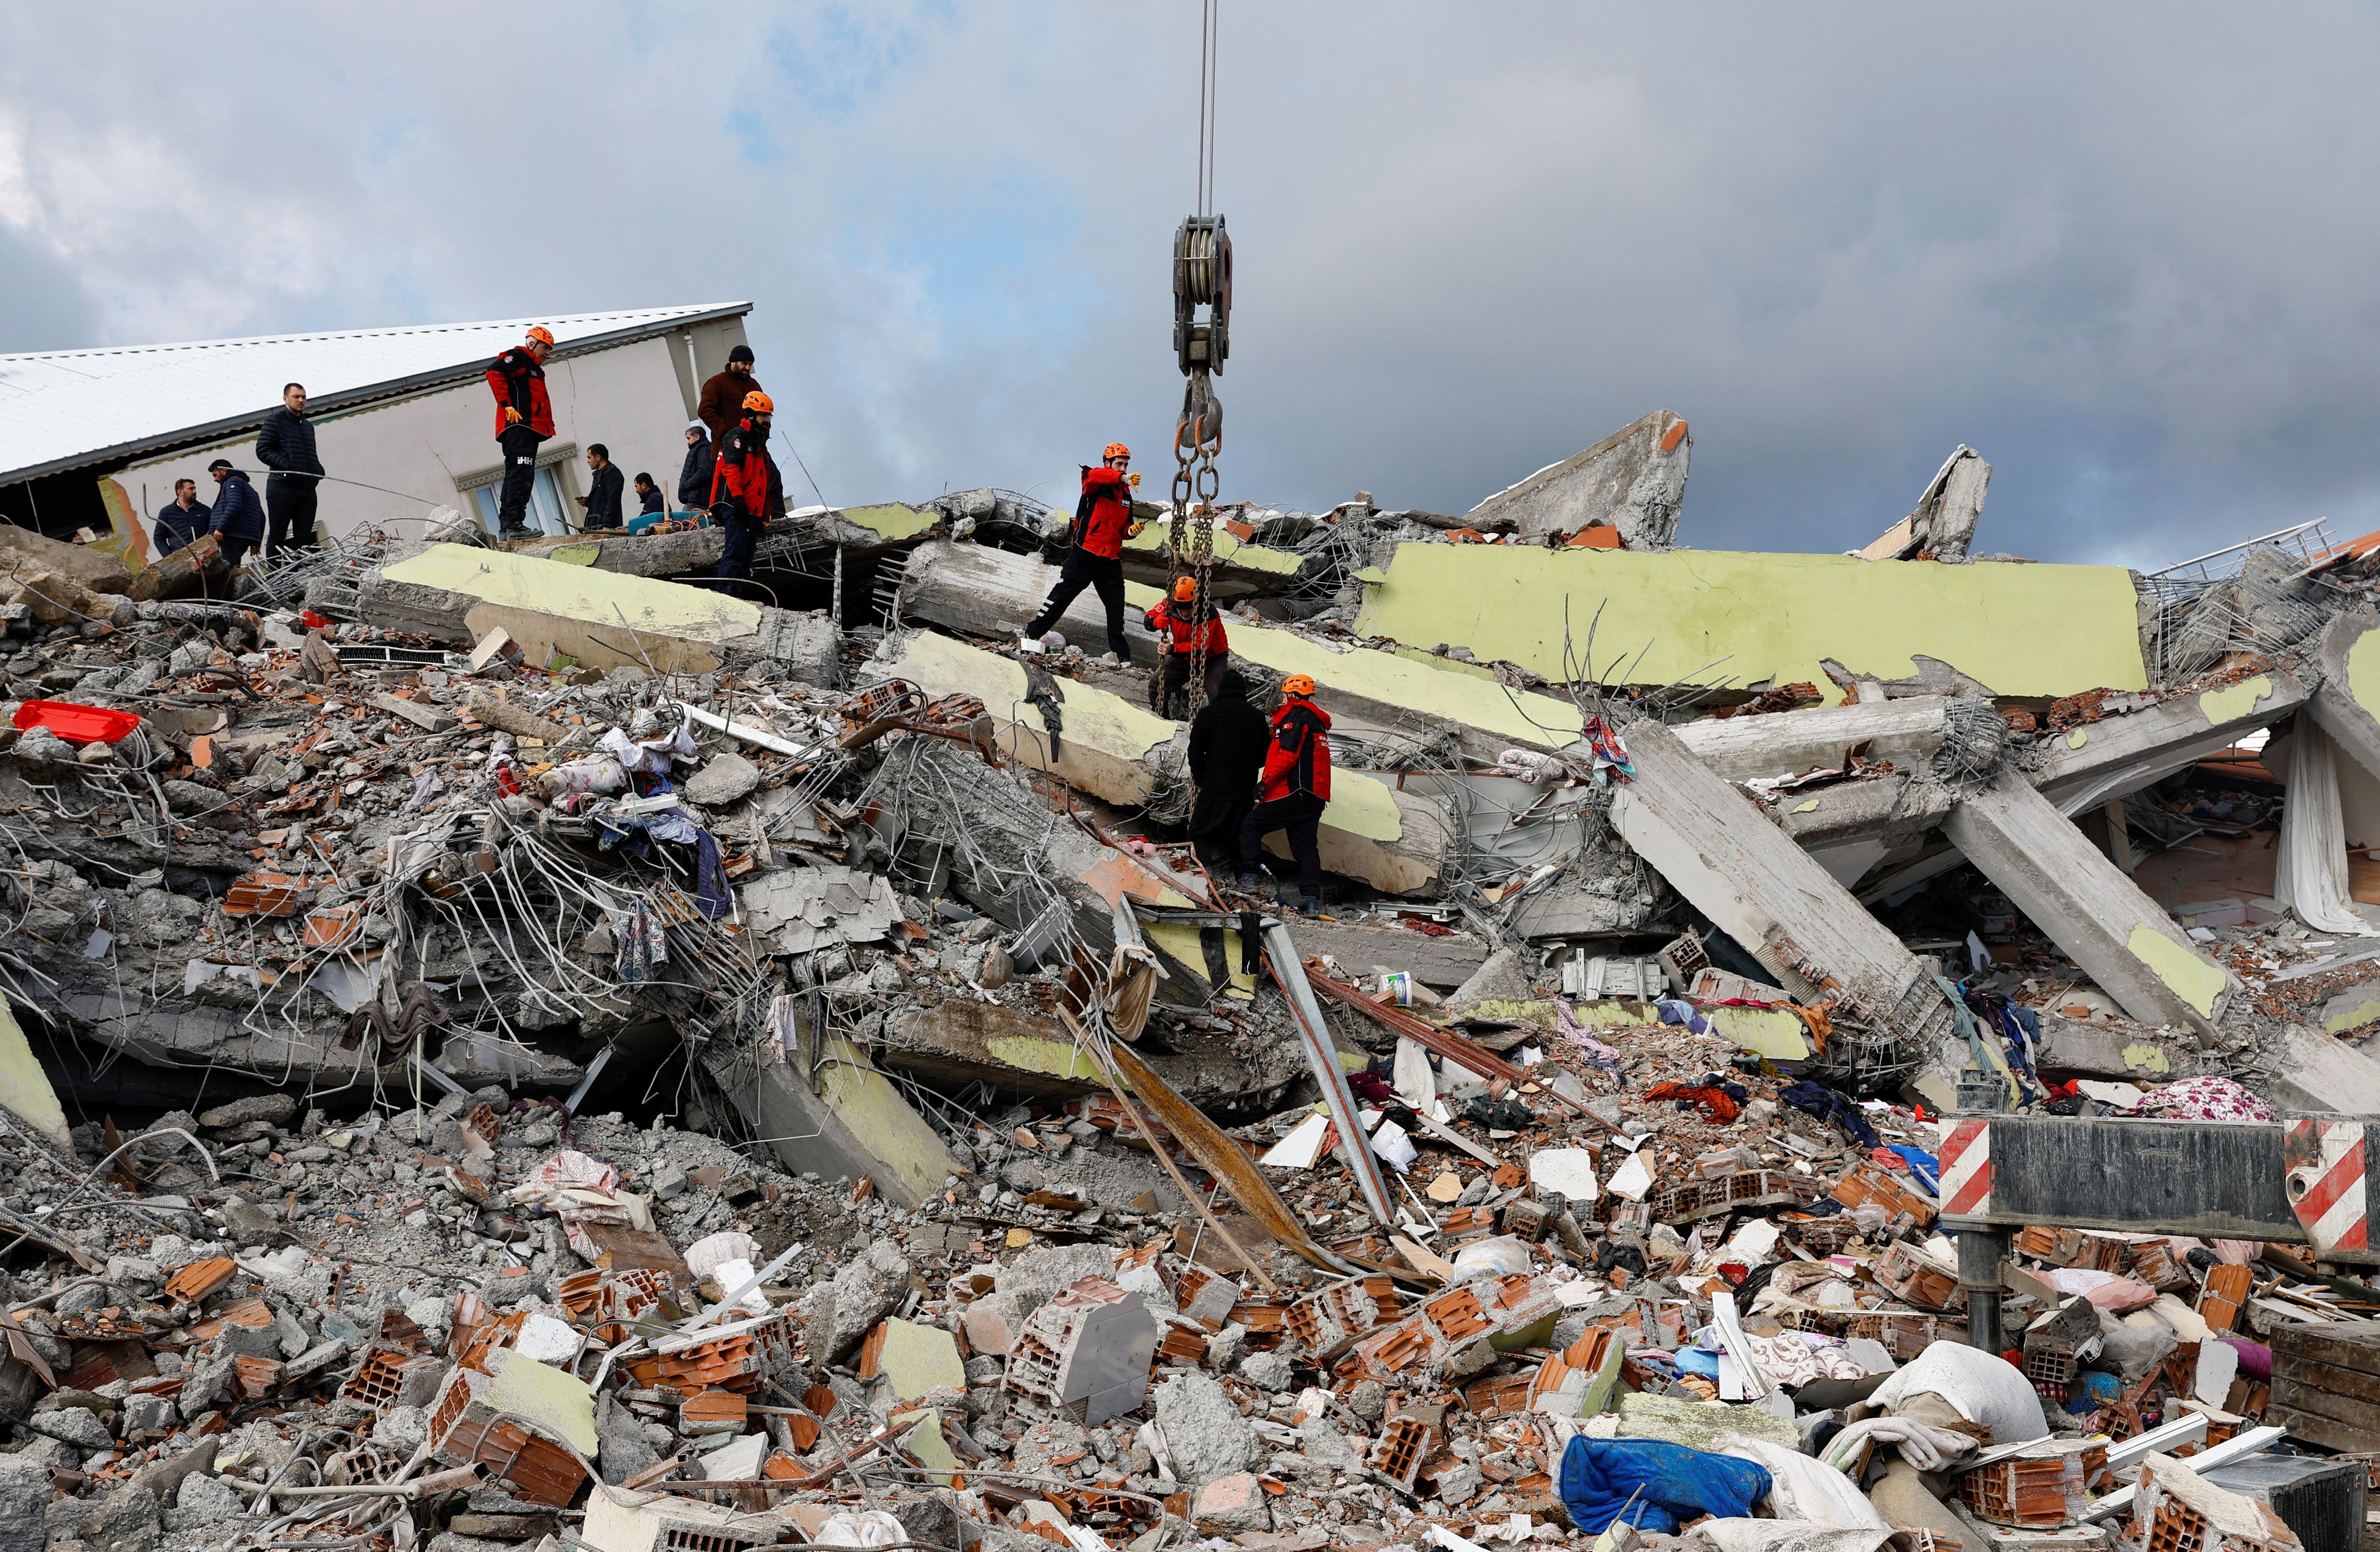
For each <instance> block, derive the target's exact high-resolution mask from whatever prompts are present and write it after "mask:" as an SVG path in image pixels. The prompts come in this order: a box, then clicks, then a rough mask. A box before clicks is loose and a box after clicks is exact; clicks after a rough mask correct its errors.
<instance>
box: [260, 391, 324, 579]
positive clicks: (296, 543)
mask: <svg viewBox="0 0 2380 1552" xmlns="http://www.w3.org/2000/svg"><path fill="white" fill-rule="evenodd" d="M256 461H257V462H258V463H260V464H262V465H263V466H264V467H266V468H269V469H271V470H272V471H273V472H272V473H271V474H270V475H267V476H266V477H265V480H264V505H265V512H266V517H265V529H264V552H265V553H266V554H267V555H278V554H279V553H281V552H282V551H283V550H284V549H289V550H311V549H312V548H314V503H315V502H316V500H317V499H318V498H319V497H320V496H321V494H322V481H321V479H319V476H321V475H322V472H323V469H322V459H321V458H320V457H319V456H317V455H316V454H315V452H314V422H312V421H311V420H309V419H307V418H306V385H305V384H304V383H302V382H285V383H283V384H282V385H281V407H280V408H278V409H276V410H274V411H273V413H272V414H270V415H268V416H266V417H265V418H264V424H263V425H261V426H260V427H258V428H257V430H256Z"/></svg>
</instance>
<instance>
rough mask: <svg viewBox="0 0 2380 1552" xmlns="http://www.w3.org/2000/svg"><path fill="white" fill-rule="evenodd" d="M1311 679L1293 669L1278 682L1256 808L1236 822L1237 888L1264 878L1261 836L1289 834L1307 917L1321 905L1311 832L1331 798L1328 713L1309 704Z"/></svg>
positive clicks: (1318, 856) (1318, 854) (1318, 853)
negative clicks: (1259, 858) (1259, 863)
mask: <svg viewBox="0 0 2380 1552" xmlns="http://www.w3.org/2000/svg"><path fill="white" fill-rule="evenodd" d="M1313 696H1314V681H1313V680H1312V679H1311V678H1309V677H1308V676H1306V675H1305V674H1303V673H1293V674H1291V675H1290V676H1289V677H1288V678H1286V679H1284V680H1282V681H1281V709H1279V710H1278V711H1275V712H1274V713H1273V714H1272V741H1271V743H1270V745H1269V746H1268V747H1267V748H1266V750H1265V762H1264V774H1263V776H1262V777H1261V778H1260V779H1259V780H1260V781H1261V783H1262V784H1261V785H1259V786H1258V787H1257V806H1255V807H1254V808H1252V809H1250V810H1249V811H1248V817H1247V819H1246V821H1245V823H1243V824H1242V825H1241V826H1240V887H1241V888H1242V889H1244V890H1253V889H1255V888H1256V887H1257V885H1258V884H1259V883H1261V882H1263V876H1262V875H1261V874H1259V873H1258V872H1257V856H1258V855H1260V853H1261V852H1262V851H1263V848H1264V840H1265V837H1266V836H1268V835H1269V834H1271V833H1272V832H1273V831H1276V830H1284V831H1288V832H1289V855H1291V856H1293V857H1295V858H1296V859H1297V896H1298V899H1297V908H1298V909H1299V910H1300V911H1303V912H1305V914H1306V915H1313V914H1314V913H1316V912H1317V911H1319V910H1320V909H1322V848H1321V844H1320V843H1319V841H1318V838H1317V834H1316V832H1317V831H1319V830H1320V829H1321V828H1322V810H1323V809H1324V808H1325V807H1327V806H1330V736H1329V735H1330V713H1329V712H1328V711H1325V710H1323V709H1322V708H1320V707H1319V706H1317V705H1315V704H1314V699H1313Z"/></svg>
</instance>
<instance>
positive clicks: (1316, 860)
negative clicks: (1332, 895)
mask: <svg viewBox="0 0 2380 1552" xmlns="http://www.w3.org/2000/svg"><path fill="white" fill-rule="evenodd" d="M1325 806H1326V805H1325V804H1324V803H1323V801H1322V800H1321V799H1320V798H1318V797H1316V796H1315V795H1314V794H1311V793H1298V794H1294V795H1293V796H1289V797H1276V798H1274V799H1273V800H1272V801H1271V802H1269V803H1259V804H1257V806H1255V807H1253V808H1251V809H1249V810H1248V817H1247V818H1245V819H1244V820H1242V821H1241V823H1240V871H1241V872H1243V873H1253V872H1255V871H1256V870H1257V858H1258V857H1260V856H1262V855H1264V839H1265V837H1266V836H1268V835H1270V834H1271V833H1272V832H1273V831H1276V830H1285V831H1289V855H1291V856H1293V857H1295V858H1296V859H1297V889H1298V892H1299V893H1301V894H1320V893H1321V892H1322V847H1321V845H1320V844H1319V843H1318V841H1317V839H1316V834H1317V832H1318V831H1320V830H1321V828H1322V810H1323V808H1324V807H1325Z"/></svg>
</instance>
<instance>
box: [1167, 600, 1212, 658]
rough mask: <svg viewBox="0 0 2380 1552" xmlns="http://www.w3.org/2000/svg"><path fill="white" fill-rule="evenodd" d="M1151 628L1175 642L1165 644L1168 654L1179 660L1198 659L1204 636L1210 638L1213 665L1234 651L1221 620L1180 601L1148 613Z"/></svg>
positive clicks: (1209, 648) (1197, 607)
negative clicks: (1202, 624)
mask: <svg viewBox="0 0 2380 1552" xmlns="http://www.w3.org/2000/svg"><path fill="white" fill-rule="evenodd" d="M1201 614H1205V615H1206V625H1205V628H1204V629H1203V630H1202V629H1201V628H1200V626H1199V621H1198V616H1199V615H1201ZM1148 628H1149V629H1150V630H1153V631H1155V632H1157V633H1158V634H1159V635H1160V636H1166V637H1172V640H1170V641H1169V642H1167V643H1166V650H1167V651H1169V652H1172V654H1173V655H1174V656H1176V657H1182V658H1187V657H1194V656H1196V653H1197V651H1198V637H1201V636H1204V637H1206V638H1207V656H1208V659H1209V660H1210V661H1211V660H1213V659H1216V658H1220V657H1221V656H1222V655H1223V654H1224V653H1226V652H1228V651H1230V650H1231V649H1232V646H1231V643H1230V642H1229V641H1227V640H1225V639H1224V637H1223V622H1222V621H1221V619H1220V618H1219V617H1217V616H1216V615H1214V614H1211V613H1208V612H1207V611H1206V610H1204V609H1202V608H1200V607H1199V606H1198V605H1197V604H1195V603H1184V602H1183V601H1182V600H1180V599H1167V600H1165V601H1164V602H1162V603H1160V604H1159V605H1158V606H1157V607H1156V608H1154V609H1151V610H1150V611H1149V612H1148Z"/></svg>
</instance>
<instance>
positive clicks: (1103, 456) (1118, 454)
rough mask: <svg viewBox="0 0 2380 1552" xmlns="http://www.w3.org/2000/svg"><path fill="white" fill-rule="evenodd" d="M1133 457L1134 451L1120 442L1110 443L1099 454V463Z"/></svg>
mask: <svg viewBox="0 0 2380 1552" xmlns="http://www.w3.org/2000/svg"><path fill="white" fill-rule="evenodd" d="M1131 456H1132V449H1131V448H1129V447H1126V446H1125V445H1124V444H1123V443H1120V442H1111V443H1108V444H1107V446H1106V447H1104V448H1102V449H1101V450H1100V452H1099V461H1100V462H1101V463H1105V462H1107V460H1109V459H1110V458H1129V457H1131Z"/></svg>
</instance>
